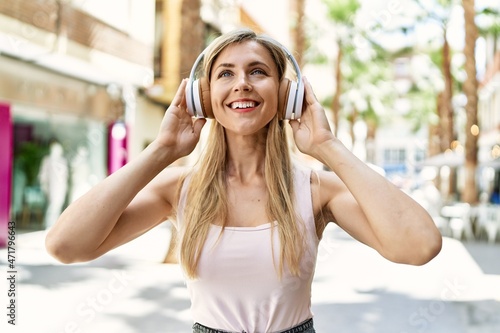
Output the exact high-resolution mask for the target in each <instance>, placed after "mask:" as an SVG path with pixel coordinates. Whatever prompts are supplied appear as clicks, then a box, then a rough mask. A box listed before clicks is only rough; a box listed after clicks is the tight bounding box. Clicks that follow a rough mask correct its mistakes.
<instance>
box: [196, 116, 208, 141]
mask: <svg viewBox="0 0 500 333" xmlns="http://www.w3.org/2000/svg"><path fill="white" fill-rule="evenodd" d="M206 122H207V120H206V119H205V118H198V119H196V120H195V121H194V124H193V131H194V133H195V134H196V135H197V136H198V137H200V133H201V129H202V128H203V126H205V124H206Z"/></svg>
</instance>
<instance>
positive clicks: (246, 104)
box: [229, 101, 258, 110]
mask: <svg viewBox="0 0 500 333" xmlns="http://www.w3.org/2000/svg"><path fill="white" fill-rule="evenodd" d="M257 105H258V104H257V103H256V102H254V101H239V102H233V103H231V104H229V107H230V108H231V109H234V110H236V109H249V108H254V107H256V106H257Z"/></svg>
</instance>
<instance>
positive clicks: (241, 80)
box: [234, 74, 252, 91]
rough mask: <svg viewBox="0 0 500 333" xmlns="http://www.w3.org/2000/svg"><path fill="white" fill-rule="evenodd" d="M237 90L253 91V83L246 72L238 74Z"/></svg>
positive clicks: (235, 88)
mask: <svg viewBox="0 0 500 333" xmlns="http://www.w3.org/2000/svg"><path fill="white" fill-rule="evenodd" d="M234 90H235V91H251V90H252V85H251V84H250V82H249V81H248V77H247V76H246V75H245V74H241V75H239V76H238V78H237V81H236V84H235V85H234Z"/></svg>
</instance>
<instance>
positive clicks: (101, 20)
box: [0, 0, 500, 333]
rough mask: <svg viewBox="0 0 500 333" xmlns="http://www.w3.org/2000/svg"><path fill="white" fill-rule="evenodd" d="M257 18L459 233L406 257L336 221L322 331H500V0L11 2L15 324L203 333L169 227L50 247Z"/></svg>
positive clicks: (7, 247) (3, 159)
mask: <svg viewBox="0 0 500 333" xmlns="http://www.w3.org/2000/svg"><path fill="white" fill-rule="evenodd" d="M242 26H246V27H250V28H252V29H254V30H255V31H257V32H263V33H266V34H268V35H270V36H272V37H274V38H275V39H277V40H278V41H280V42H282V43H283V44H284V45H285V46H286V47H287V48H288V49H290V50H291V51H292V53H293V55H294V56H295V58H296V59H297V61H298V63H299V65H300V67H301V69H302V74H303V75H305V76H307V77H308V79H309V81H310V82H311V84H312V86H313V88H314V90H315V94H316V95H317V97H318V99H319V100H320V101H321V103H322V104H323V106H324V108H325V110H326V112H327V115H328V117H329V120H330V122H331V127H332V130H333V131H334V132H335V134H336V135H337V137H338V138H339V139H341V140H342V142H343V143H344V144H345V145H346V146H347V147H348V148H349V149H351V150H352V151H353V152H354V153H355V154H356V155H357V156H358V157H359V158H360V159H362V160H363V161H365V162H366V163H368V164H369V165H371V166H372V167H373V168H375V169H376V170H378V171H379V172H380V173H382V174H383V175H385V177H387V178H388V179H389V180H391V181H392V182H393V183H394V184H396V185H397V186H398V187H400V188H401V189H402V190H403V191H405V192H406V193H408V194H409V195H411V196H412V197H414V198H415V199H416V200H417V201H418V202H420V203H421V204H422V205H423V206H424V207H425V208H426V209H427V210H428V212H429V213H430V214H431V216H432V217H433V218H434V221H435V223H436V225H437V226H438V227H439V229H440V230H441V232H442V234H443V236H444V237H445V238H444V239H445V242H444V247H443V251H442V253H441V254H440V255H439V256H438V258H436V260H434V261H432V262H431V263H429V264H428V265H425V266H423V267H407V266H401V265H395V264H391V263H388V262H387V261H385V260H384V259H383V258H380V256H378V255H377V254H375V253H373V252H372V251H371V250H370V249H368V248H366V247H365V246H364V245H362V244H359V243H356V242H354V241H353V240H352V239H351V238H350V237H348V236H347V235H346V234H345V233H343V232H342V231H341V230H339V229H337V228H334V227H331V228H329V229H328V230H327V234H326V237H325V239H324V240H323V241H322V243H321V247H320V259H319V261H318V269H317V273H316V277H315V281H314V284H313V294H314V298H313V305H314V312H315V314H316V319H315V320H316V326H317V330H318V332H337V331H338V332H356V333H357V332H360V333H365V332H396V333H412V332H433V333H437V332H439V333H448V332H467V333H468V332H488V333H493V332H500V326H499V324H500V318H499V316H500V305H499V304H500V281H499V279H500V4H499V2H498V0H391V1H381V0H371V1H370V0H274V1H265V0H156V1H155V0H106V1H99V0H15V1H7V0H0V267H1V268H2V272H4V273H3V274H4V277H2V279H1V280H2V284H0V286H1V287H2V290H1V295H2V296H0V299H1V300H2V301H1V303H0V304H1V305H2V306H1V307H2V308H3V309H4V311H5V313H4V314H2V317H3V319H2V323H1V325H2V326H1V327H2V329H1V331H2V332H5V331H7V332H11V331H12V332H23V333H26V332H51V333H52V332H188V331H189V329H190V326H191V321H190V315H189V298H188V295H187V291H186V290H185V287H184V283H183V279H182V275H181V272H180V270H179V267H178V266H177V265H175V264H167V263H164V262H168V261H169V260H170V258H171V257H170V256H169V254H171V253H169V248H170V239H171V228H170V227H169V222H168V221H167V222H165V223H164V224H162V225H161V226H159V227H158V228H155V229H154V230H152V231H151V232H149V233H148V234H146V235H144V236H143V237H141V238H140V239H137V240H135V241H134V242H132V243H130V244H127V245H126V246H124V247H123V248H120V249H117V250H115V251H113V252H112V253H109V254H107V255H106V256H104V257H102V258H100V259H98V260H96V261H94V262H91V263H86V264H78V265H61V264H59V263H57V262H55V261H54V260H53V259H52V258H50V257H49V256H48V255H47V254H46V252H45V248H44V246H43V241H44V236H45V233H46V230H47V229H49V228H50V227H51V226H52V224H53V223H54V221H55V220H56V219H57V217H58V216H59V214H60V213H61V211H62V210H63V209H64V208H65V207H66V206H67V205H68V204H70V203H71V202H72V201H74V200H75V199H77V198H78V197H79V196H81V195H82V194H83V193H85V192H86V191H87V190H88V189H89V188H90V187H92V186H93V185H95V184H96V183H97V182H99V181H100V180H102V179H103V178H105V177H106V176H107V175H109V174H111V173H113V172H114V171H116V170H117V169H118V168H120V167H121V166H123V165H124V164H125V163H127V162H128V161H130V160H131V159H133V158H135V157H136V156H137V155H138V154H139V153H140V152H141V151H142V150H143V149H144V148H145V147H146V146H147V145H148V144H149V143H150V142H152V141H153V140H154V138H155V137H156V134H157V132H158V128H159V124H160V122H161V119H162V117H163V114H164V112H165V110H166V108H168V106H169V105H170V103H171V100H172V98H173V96H174V94H175V92H176V90H177V87H178V85H179V83H180V81H181V80H182V78H186V77H189V73H190V71H191V66H192V64H193V63H194V61H195V59H196V58H197V56H198V54H199V53H200V52H201V51H202V50H203V49H204V47H205V46H206V45H207V44H208V43H209V42H210V41H211V40H213V38H215V37H216V36H217V35H218V34H220V33H224V32H227V31H229V30H231V29H234V28H237V27H242ZM206 127H207V128H208V126H206ZM202 148H203V138H202V140H201V141H200V144H199V145H198V147H197V148H196V150H195V151H194V152H193V153H192V154H191V155H190V156H189V157H187V158H184V159H183V160H180V161H178V162H177V163H178V164H184V165H187V164H191V163H193V161H195V160H196V158H197V156H198V154H199V152H200V150H201V149H202ZM292 148H293V147H292ZM297 158H299V159H301V160H302V161H303V162H304V163H307V164H309V165H310V166H311V167H312V168H318V169H320V168H322V167H323V166H322V165H320V164H319V163H318V162H316V161H313V160H311V159H309V158H307V157H306V156H302V155H300V154H299V153H297ZM374 195H376V194H374ZM9 242H10V244H9ZM14 243H15V244H14ZM9 254H10V255H11V256H10V257H9ZM11 265H12V267H14V270H15V272H16V273H9V272H10V271H13V269H12V268H11ZM11 275H15V283H13V284H11V282H10V281H9V277H10V276H11ZM11 285H13V286H14V287H15V297H12V296H9V294H10V291H9V290H10V287H11ZM12 300H15V302H16V306H17V308H16V324H17V325H16V326H13V325H8V324H7V323H8V320H9V316H8V314H9V312H10V310H9V308H8V306H9V305H10V302H11V301H12ZM3 327H5V328H6V329H7V330H4V329H3Z"/></svg>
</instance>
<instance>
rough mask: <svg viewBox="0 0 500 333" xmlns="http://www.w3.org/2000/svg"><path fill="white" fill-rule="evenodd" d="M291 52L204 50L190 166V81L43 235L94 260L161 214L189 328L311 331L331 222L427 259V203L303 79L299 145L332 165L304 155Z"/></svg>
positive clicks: (242, 38) (65, 258) (431, 238)
mask: <svg viewBox="0 0 500 333" xmlns="http://www.w3.org/2000/svg"><path fill="white" fill-rule="evenodd" d="M285 64H286V55H285V53H284V50H283V48H282V47H281V46H280V45H279V44H278V43H277V42H275V41H274V40H272V39H270V38H268V37H265V36H259V35H256V34H254V33H253V32H252V31H249V30H238V31H234V32H232V33H229V34H226V35H223V36H221V37H219V38H218V39H217V40H215V41H214V42H213V43H212V45H211V46H210V47H209V48H208V50H207V52H206V54H205V59H204V69H205V73H206V76H207V79H208V82H209V86H210V99H211V103H210V105H211V108H212V110H211V112H213V117H214V118H215V121H212V124H211V131H210V136H209V140H208V143H207V147H206V151H205V153H204V155H203V156H202V157H201V159H200V161H199V163H198V164H197V166H196V167H194V168H193V169H189V170H187V169H182V168H173V167H171V168H166V167H167V166H168V165H170V164H171V163H173V162H174V161H176V160H177V159H179V158H181V157H183V156H186V155H188V154H189V153H190V152H191V151H192V150H193V149H194V147H195V146H196V144H197V142H198V140H199V136H200V131H201V129H202V127H203V125H204V124H205V119H196V120H193V119H192V118H191V116H190V115H189V114H188V112H187V110H186V100H185V99H186V98H185V94H184V91H185V88H186V84H187V82H186V80H183V81H182V82H181V84H180V86H179V89H178V91H177V94H176V96H175V97H174V100H173V102H172V105H171V106H170V107H169V108H168V110H167V112H166V113H165V116H164V119H163V121H162V123H161V126H160V131H159V134H158V136H157V138H156V139H155V140H154V142H153V143H151V144H150V145H149V146H148V147H147V148H146V149H145V150H144V151H143V152H142V153H141V154H140V155H139V156H138V158H136V159H135V160H133V161H131V162H130V163H128V164H127V165H126V166H124V167H123V168H121V169H120V170H119V171H117V172H116V173H114V174H112V175H111V176H109V177H108V178H106V179H105V180H104V181H103V182H101V183H100V184H98V185H96V186H95V187H94V188H93V189H92V190H91V191H89V192H88V193H87V194H86V195H85V196H83V197H81V198H80V199H79V200H77V201H76V202H75V203H73V204H71V205H70V206H69V207H68V208H67V209H66V210H65V212H64V213H63V214H62V215H61V217H60V219H59V220H58V222H57V223H56V225H55V226H54V227H53V228H52V229H51V230H50V232H49V233H48V235H47V239H46V245H47V249H48V251H49V252H50V253H51V254H52V255H53V256H54V257H56V258H57V259H59V260H60V261H62V262H65V263H70V262H78V261H87V260H92V259H94V258H97V257H99V256H101V255H102V254H104V253H106V252H108V251H109V250H111V249H113V248H115V247H117V246H119V245H121V244H124V243H126V242H128V241H130V240H132V239H134V238H135V237H138V236H139V235H141V234H143V233H144V232H146V231H147V230H149V229H151V228H153V227H155V226H156V225H158V224H159V223H161V222H162V221H164V220H165V219H167V218H169V219H174V218H175V221H176V222H175V224H176V226H177V228H178V229H179V232H180V235H179V243H180V244H179V250H180V252H179V253H180V262H181V267H182V268H183V271H184V272H185V275H186V280H187V286H188V288H189V291H190V294H191V301H192V313H193V317H194V320H195V322H196V323H195V325H194V326H193V332H314V328H313V323H312V313H311V310H310V305H311V283H312V278H313V273H314V267H315V261H316V254H317V249H318V243H319V240H320V239H321V236H322V233H323V230H324V229H325V226H326V223H327V222H328V221H333V222H334V223H337V224H338V225H339V226H340V227H342V228H343V229H344V230H346V231H347V232H348V233H349V234H351V235H352V236H353V237H354V238H356V239H357V240H359V241H361V242H363V243H365V244H367V245H369V246H371V247H372V248H374V249H375V250H377V251H378V252H379V253H380V254H381V255H382V256H384V257H385V258H387V259H389V260H392V261H394V262H397V263H406V264H413V265H422V264H425V263H426V262H428V261H429V260H431V259H432V258H433V257H434V256H436V255H437V253H438V252H439V251H440V248H441V235H440V233H439V231H438V230H437V228H436V227H435V225H434V223H433V221H432V219H431V218H430V217H429V215H428V214H427V213H426V211H425V210H424V209H423V208H422V207H420V206H419V205H418V204H417V203H416V202H415V201H413V200H412V199H410V198H409V197H408V196H407V195H405V194H404V193H403V192H401V191H400V190H399V189H398V188H396V187H395V186H394V185H392V184H391V183H390V182H388V181H387V180H386V179H385V178H384V177H382V176H380V175H379V174H378V173H376V172H374V171H373V170H372V169H371V168H369V167H367V166H366V165H365V164H364V163H363V162H361V161H360V160H358V159H357V158H356V157H355V156H354V155H353V154H352V153H351V152H350V151H349V150H347V149H346V148H345V147H344V146H343V145H342V144H341V143H340V141H339V140H338V139H337V138H336V137H335V136H334V135H333V134H332V132H331V130H330V128H329V125H328V122H327V119H326V116H325V111H324V110H323V108H322V107H321V105H320V104H319V102H318V101H317V99H316V98H315V96H314V93H313V90H312V88H311V86H310V84H309V83H308V82H307V80H306V79H304V84H305V101H304V107H303V113H302V117H301V118H300V119H299V120H290V121H289V122H288V123H289V124H290V126H291V128H292V132H293V137H294V140H295V143H296V145H297V147H298V148H299V150H300V151H301V152H303V153H305V154H308V155H310V156H312V157H314V158H315V159H317V160H318V161H320V162H322V163H323V164H325V165H326V166H327V167H328V168H329V169H330V170H332V171H321V172H315V173H312V172H311V170H308V169H304V168H299V167H297V166H295V165H294V164H293V163H292V162H291V160H290V156H289V151H288V144H287V141H286V136H285V132H286V131H285V126H287V125H286V123H287V121H285V120H283V119H282V118H283V114H282V113H281V112H278V106H279V104H280V102H281V101H279V100H278V99H279V98H278V91H279V87H280V82H281V81H282V79H283V77H284V73H285Z"/></svg>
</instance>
